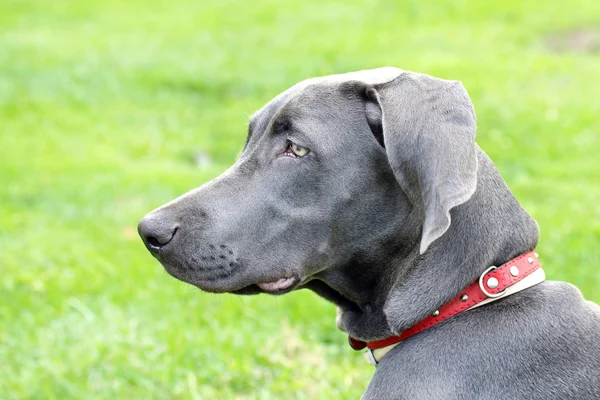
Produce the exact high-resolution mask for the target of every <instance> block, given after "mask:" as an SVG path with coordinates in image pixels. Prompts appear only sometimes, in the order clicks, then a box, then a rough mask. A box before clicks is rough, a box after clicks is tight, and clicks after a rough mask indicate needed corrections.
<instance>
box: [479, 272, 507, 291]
mask: <svg viewBox="0 0 600 400" xmlns="http://www.w3.org/2000/svg"><path fill="white" fill-rule="evenodd" d="M496 268H498V267H496V266H495V265H492V266H491V267H489V268H488V269H486V270H485V271H483V273H482V274H481V275H480V276H479V289H481V291H482V292H483V294H485V295H486V296H487V297H488V298H490V299H495V298H497V297H502V296H504V295H505V294H506V289H504V290H503V291H501V292H498V293H490V292H488V291H487V289H486V288H485V285H484V284H483V278H485V276H486V275H487V274H488V272H490V271H493V270H495V269H496Z"/></svg>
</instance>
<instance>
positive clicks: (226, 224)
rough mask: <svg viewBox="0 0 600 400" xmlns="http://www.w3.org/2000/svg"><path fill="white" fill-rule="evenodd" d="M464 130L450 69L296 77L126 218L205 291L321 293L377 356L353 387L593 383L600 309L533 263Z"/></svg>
mask: <svg viewBox="0 0 600 400" xmlns="http://www.w3.org/2000/svg"><path fill="white" fill-rule="evenodd" d="M475 131H476V119H475V113H474V110H473V106H472V104H471V101H470V99H469V96H468V95H467V92H466V91H465V89H464V88H463V86H462V85H461V84H460V83H459V82H456V81H447V80H442V79H438V78H434V77H431V76H428V75H423V74H417V73H413V72H407V71H403V70H400V69H396V68H380V69H375V70H369V71H360V72H354V73H348V74H343V75H334V76H328V77H322V78H313V79H309V80H306V81H303V82H300V83H298V84H296V85H295V86H293V87H291V88H290V89H288V90H287V91H285V92H283V93H281V94H279V95H278V96H277V97H275V98H274V99H273V100H272V101H271V102H269V103H268V104H267V105H265V106H264V107H263V108H262V109H261V110H259V111H258V112H257V113H255V114H254V116H253V117H252V119H251V121H250V124H249V129H248V132H249V133H248V138H247V140H246V144H245V146H244V149H243V152H242V154H241V156H240V157H239V159H238V160H237V162H236V163H235V164H234V165H233V166H232V167H231V168H229V169H228V170H227V171H226V172H225V173H223V174H222V175H221V176H219V177H217V178H216V179H214V180H212V181H211V182H208V183H206V184H204V185H202V186H201V187H199V188H197V189H194V190H192V191H190V192H189V193H186V194H184V195H183V196H181V197H179V198H177V199H175V200H173V201H172V202H170V203H168V204H166V205H164V206H162V207H160V208H158V209H156V210H154V211H152V212H151V213H149V214H148V215H147V216H146V217H144V219H143V220H142V221H141V222H140V225H139V232H140V235H141V237H142V239H143V240H144V243H145V244H146V247H147V248H148V250H149V251H150V252H151V253H152V255H154V256H155V257H156V258H157V259H158V260H159V261H160V262H161V263H162V265H163V266H164V267H165V269H166V270H167V271H168V272H169V273H170V274H171V275H173V276H174V277H176V278H178V279H181V280H183V281H185V282H188V283H190V284H192V285H195V286H197V287H199V288H200V289H202V290H205V291H209V292H229V293H235V294H257V293H271V294H284V293H287V292H289V291H292V290H298V289H310V290H312V291H314V292H315V293H317V294H318V295H320V296H322V297H324V298H326V299H328V300H329V301H331V302H333V303H335V304H336V305H337V306H338V308H339V315H338V325H339V327H340V328H341V329H342V330H344V331H346V332H347V333H348V334H349V335H350V337H351V339H352V343H353V345H354V347H356V348H361V347H365V346H366V347H367V348H368V355H369V359H370V360H371V362H372V363H373V364H376V365H377V369H376V372H375V375H374V377H373V380H372V381H371V383H370V384H369V387H368V388H367V390H366V392H365V395H364V398H365V399H528V400H533V399H544V400H546V399H561V400H563V399H596V400H597V399H600V308H599V307H598V306H597V305H595V304H593V303H590V302H586V301H585V300H584V299H583V298H582V296H581V294H580V292H579V291H578V290H577V289H576V288H575V287H573V286H571V285H570V284H567V283H563V282H551V281H546V280H545V279H544V273H543V270H542V269H541V266H540V262H539V258H538V255H537V254H535V252H534V250H535V247H536V245H537V241H538V227H537V224H536V223H535V221H534V220H533V219H532V218H531V217H530V216H529V215H528V214H527V212H526V211H525V210H524V209H523V208H522V207H521V206H520V205H519V203H518V201H517V200H516V198H515V197H514V196H513V194H512V193H511V191H510V190H509V188H508V187H507V186H506V184H505V183H504V181H503V180H502V177H501V176H500V174H499V173H498V171H497V169H496V168H495V166H494V165H493V163H492V161H491V160H490V159H489V158H488V157H487V155H486V154H485V153H484V152H483V151H482V150H481V149H480V148H479V147H478V146H477V145H476V144H475ZM524 151H525V150H524ZM540 257H541V258H543V255H540ZM349 351H350V350H349ZM365 367H367V366H365Z"/></svg>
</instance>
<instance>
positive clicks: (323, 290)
mask: <svg viewBox="0 0 600 400" xmlns="http://www.w3.org/2000/svg"><path fill="white" fill-rule="evenodd" d="M304 287H305V288H307V289H310V290H312V291H313V292H315V293H316V294H318V295H319V296H321V297H323V298H324V299H326V300H329V301H331V302H332V303H334V304H335V305H337V306H340V307H342V308H344V309H348V310H357V311H358V310H360V307H359V305H358V304H357V303H356V302H354V301H352V300H350V299H348V298H347V297H346V296H344V295H343V294H341V293H340V292H338V291H337V290H335V289H333V288H332V287H331V286H329V285H327V284H326V283H325V282H323V281H320V280H317V279H314V280H312V281H310V282H307V283H306V284H305V285H304Z"/></svg>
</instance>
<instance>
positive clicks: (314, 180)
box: [139, 68, 477, 294]
mask: <svg viewBox="0 0 600 400" xmlns="http://www.w3.org/2000/svg"><path fill="white" fill-rule="evenodd" d="M474 137H475V115H474V112H473V108H472V105H471V102H470V100H469V98H468V95H467V94H466V92H465V90H464V89H463V87H462V86H461V85H460V83H458V82H453V81H446V80H442V79H437V78H433V77H430V76H427V75H422V74H416V73H411V72H405V71H402V70H399V69H396V68H381V69H376V70H370V71H361V72H355V73H349V74H343V75H334V76H329V77H323V78H314V79H309V80H306V81H303V82H300V83H299V84H297V85H295V86H293V87H291V88H290V89H288V90H287V91H285V92H283V93H281V94H280V95H278V96H277V97H275V98H274V99H273V100H272V101H271V102H269V103H268V104H267V105H266V106H265V107H263V108H262V109H261V110H260V111H258V112H257V113H256V114H255V115H254V116H253V117H252V119H251V121H250V123H249V129H248V138H247V141H246V144H245V147H244V149H243V152H242V154H241V156H240V157H239V159H238V160H237V162H236V163H235V164H234V165H233V166H232V167H231V168H229V169H228V170H227V171H225V172H224V173H223V174H222V175H221V176H219V177H217V178H215V179H214V180H212V181H211V182H208V183H206V184H204V185H202V186H201V187H199V188H197V189H195V190H192V191H191V192H189V193H186V194H184V195H183V196H181V197H179V198H177V199H175V200H173V201H172V202H170V203H168V204H166V205H164V206H162V207H160V208H158V209H156V210H154V211H152V212H151V213H149V214H148V215H147V216H146V217H144V219H143V220H142V221H141V222H140V224H139V232H140V235H141V237H142V239H143V240H144V242H145V244H146V246H147V248H148V249H149V250H150V252H151V253H152V254H153V255H154V256H155V257H156V258H157V259H158V260H159V261H160V262H161V263H162V264H163V266H164V267H165V269H166V270H167V271H168V272H169V273H170V274H171V275H173V276H175V277H176V278H178V279H181V280H183V281H185V282H188V283H191V284H193V285H196V286H198V287H199V288H201V289H203V290H206V291H212V292H232V293H238V294H253V293H259V292H269V293H274V294H281V293H285V292H288V291H290V290H293V289H295V288H299V287H303V286H304V285H306V284H307V283H308V282H310V281H311V280H312V279H315V277H322V276H324V275H323V272H324V271H330V270H339V269H343V268H347V267H348V265H350V264H356V260H357V259H360V260H362V262H361V263H360V264H361V265H368V264H369V263H370V262H378V261H380V259H381V258H382V257H384V256H383V255H382V254H385V252H386V251H392V250H390V249H389V248H388V245H389V244H390V243H400V244H401V245H402V246H404V247H406V248H407V249H406V251H411V252H415V253H416V254H417V255H418V254H419V253H420V254H422V253H424V252H425V251H427V249H428V248H429V246H430V245H431V244H432V242H434V241H435V240H436V239H438V238H439V237H441V236H442V235H443V234H444V233H445V232H446V231H447V230H448V228H449V226H450V223H451V221H450V210H451V209H452V208H453V207H455V206H457V205H459V204H462V203H464V202H465V201H467V200H468V199H469V198H470V196H471V195H472V194H473V193H474V191H475V188H476V185H477V157H476V154H475V144H474ZM400 244H398V245H400ZM392 247H393V248H395V246H394V245H392ZM354 273H355V274H358V275H360V274H361V272H360V271H354ZM363 273H364V276H366V275H367V274H366V272H363Z"/></svg>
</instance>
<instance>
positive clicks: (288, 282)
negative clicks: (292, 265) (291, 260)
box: [255, 276, 300, 294]
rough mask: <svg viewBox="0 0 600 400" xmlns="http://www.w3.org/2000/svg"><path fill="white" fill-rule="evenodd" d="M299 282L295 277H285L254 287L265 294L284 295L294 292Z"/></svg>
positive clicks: (259, 283)
mask: <svg viewBox="0 0 600 400" xmlns="http://www.w3.org/2000/svg"><path fill="white" fill-rule="evenodd" d="M299 282H300V278H298V277H296V276H286V277H283V278H279V279H275V280H273V281H268V282H258V283H256V284H255V285H256V286H257V287H258V288H259V289H260V290H262V291H263V292H265V293H270V294H284V293H287V292H290V291H292V290H294V288H295V287H296V285H297V284H298V283H299Z"/></svg>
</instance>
